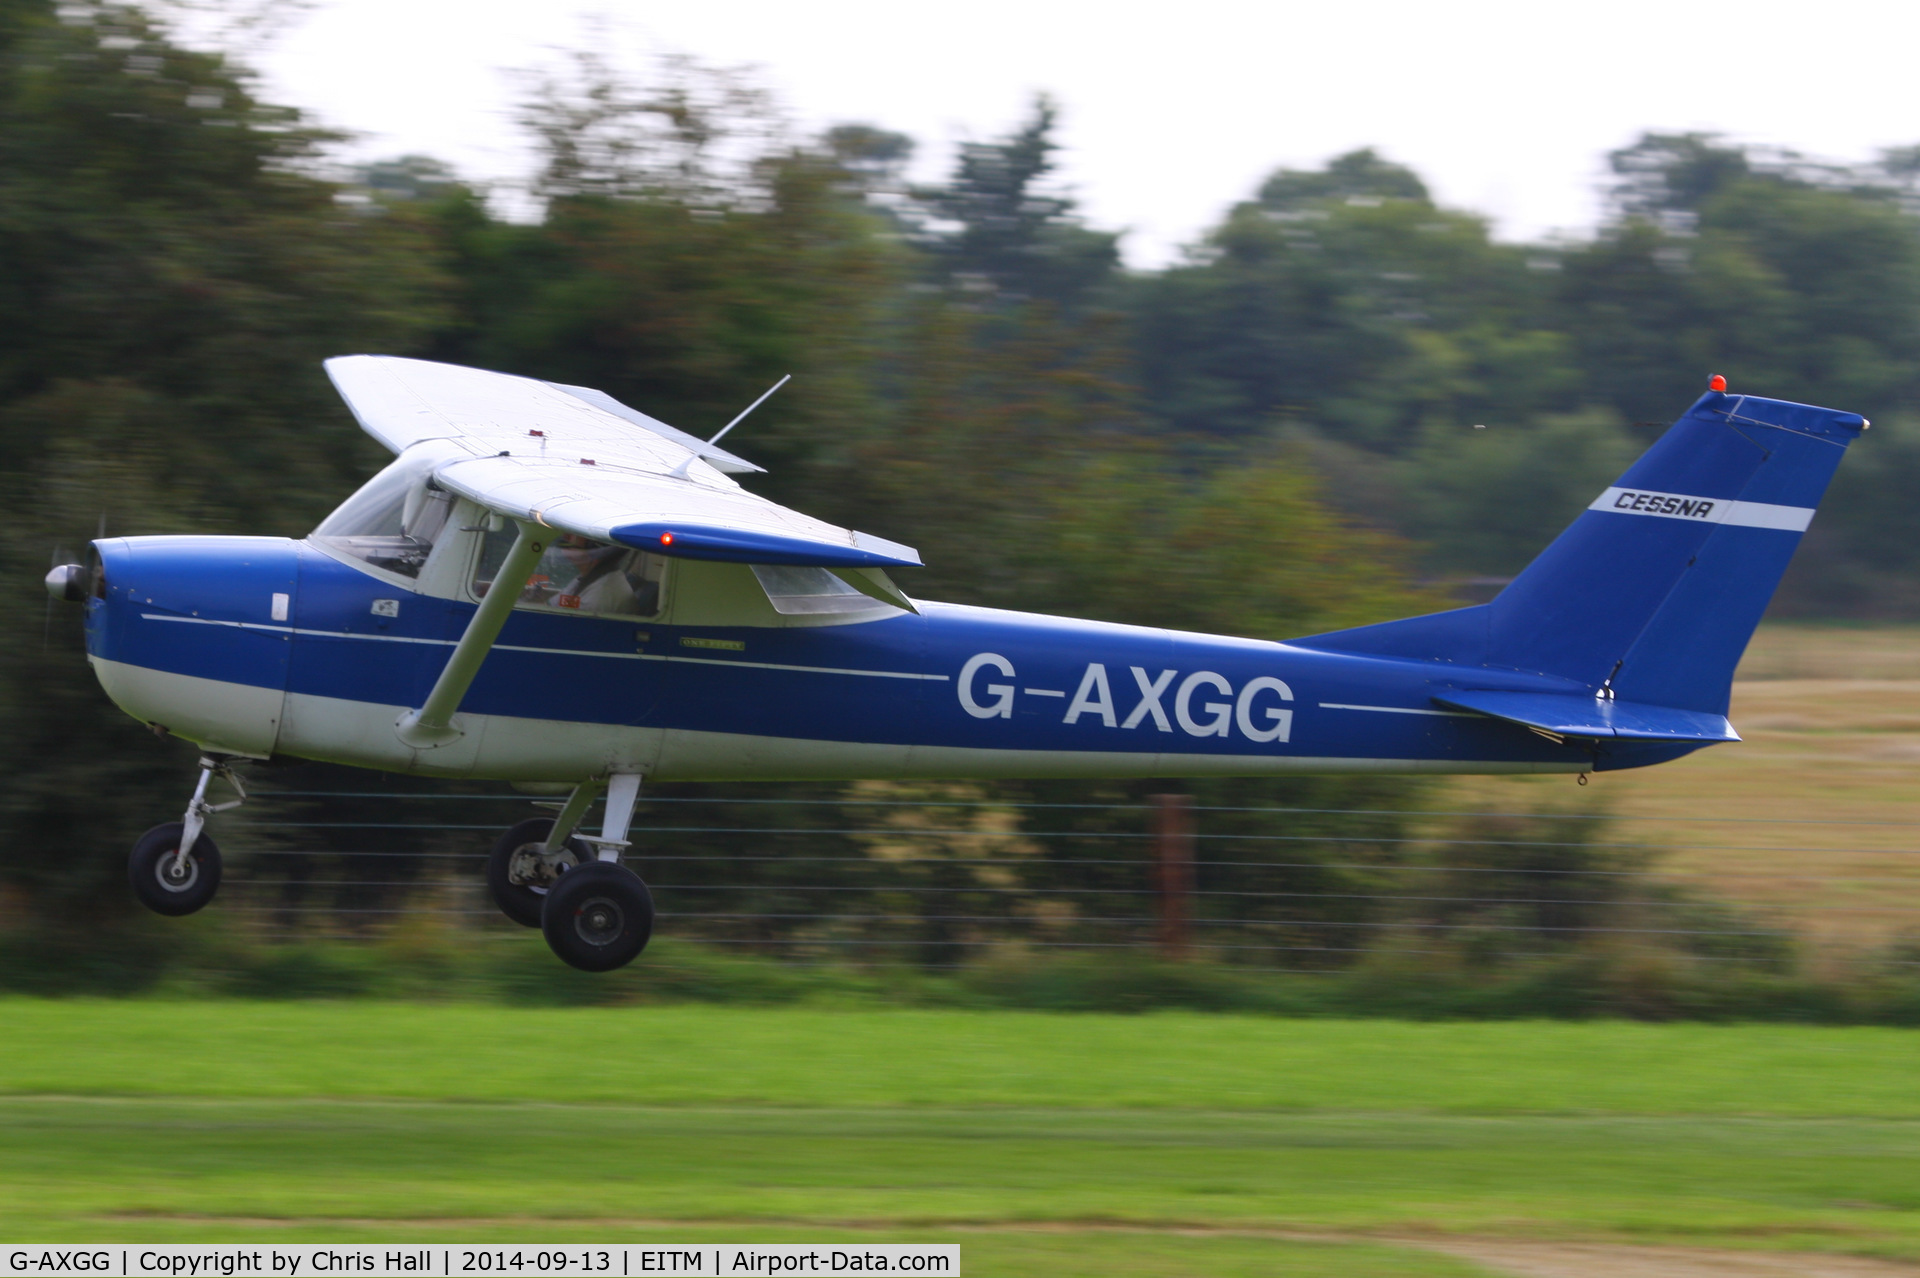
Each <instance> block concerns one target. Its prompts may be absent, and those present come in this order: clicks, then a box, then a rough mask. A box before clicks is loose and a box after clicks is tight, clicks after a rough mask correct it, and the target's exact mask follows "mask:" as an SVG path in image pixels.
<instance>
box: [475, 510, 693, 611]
mask: <svg viewBox="0 0 1920 1278" xmlns="http://www.w3.org/2000/svg"><path fill="white" fill-rule="evenodd" d="M515 535H516V534H515V531H514V529H513V528H512V527H511V526H509V527H507V528H505V529H503V530H502V531H500V532H490V533H488V534H487V536H486V540H485V541H484V542H483V543H482V545H481V549H480V565H479V567H478V569H477V570H476V571H475V572H474V574H473V593H474V596H475V597H476V598H485V597H486V594H487V591H488V590H490V589H492V587H493V579H494V577H495V576H496V575H497V574H498V573H499V571H500V565H501V564H503V563H505V562H506V558H507V552H508V551H510V550H512V549H513V541H514V537H515ZM665 577H666V561H665V560H664V559H662V558H661V557H660V556H658V555H649V554H647V553H646V552H645V551H643V550H629V549H628V548H627V547H625V546H610V545H608V544H607V543H606V542H603V541H593V540H591V539H590V538H586V537H579V536H575V535H574V534H572V533H561V534H559V535H557V536H556V537H555V538H554V540H553V543H552V544H551V545H549V546H548V547H547V549H546V553H544V554H542V555H541V556H540V562H539V563H538V564H536V565H535V566H534V569H533V576H531V577H530V578H528V579H527V585H526V588H525V589H524V590H522V591H521V592H520V601H519V602H518V603H517V604H515V605H514V606H515V607H517V608H548V609H552V610H554V611H556V612H572V613H589V614H593V615H596V616H611V617H654V616H658V615H659V613H660V588H661V583H662V582H663V581H664V580H665Z"/></svg>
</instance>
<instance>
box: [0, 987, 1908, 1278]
mask: <svg viewBox="0 0 1920 1278" xmlns="http://www.w3.org/2000/svg"><path fill="white" fill-rule="evenodd" d="M1917 1049H1920V1033H1916V1032H1912V1031H1902V1030H1885V1029H1822V1028H1807V1027H1800V1026H1793V1027H1777V1028H1776V1027H1757V1026H1702V1025H1676V1026H1649V1025H1628V1024H1600V1023H1596V1024H1562V1023H1523V1024H1511V1023H1509V1024H1404V1023H1396V1022H1343V1021H1276V1020H1264V1019H1258V1018H1243V1017H1226V1016H1194V1015H1152V1016H1140V1017H1113V1016H1045V1015H1036V1014H1025V1013H1008V1012H953V1011H900V1010H885V1011H882V1010H858V1009H793V1008H783V1009H735V1008H716V1007H652V1008H625V1009H618V1010H606V1009H530V1010H515V1009H510V1008H498V1007H478V1006H458V1005H445V1006H406V1005H392V1004H288V1003H267V1004H259V1003H251V1004H250V1003H237V1002H236V1003H219V1002H208V1003H189V1002H181V1003H172V1002H163V1001H132V1002H109V1001H73V1002H49V1001H37V1000H21V999H16V1000H6V1001H0V1235H3V1236H4V1237H5V1238H7V1239H10V1240H27V1239H31V1240H33V1241H42V1240H47V1241H58V1240H68V1241H77V1240H96V1241H98V1240H107V1241H132V1242H139V1241H189V1240H246V1239H262V1240H264V1239H266V1238H275V1239H281V1240H286V1241H297V1240H306V1241H321V1240H336V1239H337V1240H345V1239H363V1240H401V1239H408V1238H434V1239H446V1240H449V1241H451V1240H453V1239H454V1238H456V1237H457V1238H459V1239H460V1240H463V1241H477V1240H487V1239H507V1240H512V1241H522V1240H524V1241H537V1240H570V1241H595V1240H608V1241H616V1240H627V1239H632V1240H640V1239H654V1240H668V1239H685V1240H695V1241H697V1240H703V1239H705V1240H736V1239H765V1240H769V1241H772V1240H778V1239H782V1238H789V1239H804V1238H811V1239H819V1238H823V1237H825V1238H838V1237H856V1236H857V1237H867V1238H874V1239H901V1240H906V1239H924V1240H947V1239H951V1240H957V1241H960V1242H962V1243H963V1244H964V1246H965V1247H966V1253H965V1254H966V1257H967V1264H968V1268H969V1271H970V1272H973V1273H976V1274H980V1273H1056V1274H1077V1273H1088V1274H1094V1273H1101V1274H1125V1275H1136V1274H1137V1275H1142V1276H1143V1278H1145V1276H1149V1275H1152V1276H1158V1275H1174V1274H1186V1273H1208V1274H1229V1275H1232V1274H1241V1273H1246V1274H1254V1273H1261V1274H1272V1273H1288V1274H1300V1275H1319V1274H1328V1275H1332V1274H1343V1275H1369V1274H1378V1275H1402V1274H1405V1275H1429V1274H1431V1275H1465V1274H1475V1273H1481V1272H1486V1271H1484V1270H1480V1269H1476V1268H1474V1267H1473V1266H1472V1265H1471V1264H1470V1263H1468V1262H1466V1261H1463V1260H1459V1259H1454V1258H1452V1257H1448V1256H1443V1255H1438V1254H1435V1253H1433V1252H1430V1251H1426V1250H1423V1249H1421V1248H1420V1247H1419V1246H1418V1245H1417V1242H1418V1239H1420V1238H1421V1237H1441V1236H1447V1237H1480V1238H1485V1237H1510V1238H1529V1239H1585V1240H1595V1239H1598V1240H1616V1241H1619V1240H1630V1241H1636V1242H1669V1243H1671V1242H1683V1243H1689V1244H1699V1245H1714V1246H1720V1247H1743V1248H1770V1249H1780V1248H1791V1249H1806V1250H1809V1251H1831V1252H1855V1253H1861V1254H1879V1255H1884V1256H1890V1257H1904V1258H1910V1259H1920V1091H1917V1090H1916V1089H1915V1088H1914V1087H1913V1086H1912V1079H1913V1069H1912V1067H1913V1063H1914V1062H1915V1060H1916V1059H1917V1058H1920V1057H1917Z"/></svg>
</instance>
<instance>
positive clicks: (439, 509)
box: [313, 456, 453, 577]
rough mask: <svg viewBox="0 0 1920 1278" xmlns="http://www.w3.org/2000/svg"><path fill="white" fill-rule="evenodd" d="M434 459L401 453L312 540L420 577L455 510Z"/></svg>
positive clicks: (394, 570)
mask: <svg viewBox="0 0 1920 1278" xmlns="http://www.w3.org/2000/svg"><path fill="white" fill-rule="evenodd" d="M434 460H435V459H434V458H432V457H404V456H403V457H400V458H398V459H396V460H395V461H394V463H393V464H392V465H391V466H388V467H387V468H386V469H385V470H383V471H381V472H380V473H379V474H377V475H375V476H374V477H373V478H372V479H369V480H368V481H367V482H366V483H365V484H363V485H362V486H361V488H360V491H359V492H357V493H355V494H354V495H353V496H351V497H349V498H347V499H346V501H344V502H342V503H341V504H340V508H339V509H338V510H336V511H334V512H333V513H332V514H331V515H328V516H327V517H326V518H325V519H324V520H322V521H321V523H320V526H319V527H318V528H316V529H314V530H313V540H315V541H317V542H321V543H324V544H325V545H328V546H332V547H333V548H334V549H336V550H341V551H344V552H345V553H347V554H349V555H352V556H353V557H354V558H355V559H364V560H365V561H366V562H368V563H370V564H372V565H373V566H375V567H376V568H385V569H387V570H388V571H389V572H397V573H400V574H401V575H402V576H406V577H418V576H419V575H420V566H421V565H422V564H424V563H426V562H427V555H428V553H429V552H431V551H432V550H433V543H434V540H435V539H436V538H438V537H439V535H440V533H441V530H443V529H444V528H445V527H446V526H447V517H448V516H449V515H451V514H452V513H453V494H452V493H449V492H447V491H446V490H444V489H442V488H441V487H439V486H438V485H437V484H435V483H434V482H433V473H432V472H433V465H434Z"/></svg>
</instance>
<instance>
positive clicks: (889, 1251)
mask: <svg viewBox="0 0 1920 1278" xmlns="http://www.w3.org/2000/svg"><path fill="white" fill-rule="evenodd" d="M959 1272H960V1245H959V1244H958V1243H648V1244H645V1245H638V1244H634V1245H626V1246H617V1247H598V1246H592V1245H584V1244H575V1243H569V1244H566V1245H560V1244H549V1245H546V1246H516V1245H513V1244H500V1243H492V1244H481V1243H462V1244H460V1245H459V1246H448V1245H446V1244H444V1243H438V1244H432V1245H429V1244H426V1243H379V1244H373V1243H342V1244H339V1245H337V1246H322V1245H309V1246H274V1247H262V1246H257V1245H254V1244H251V1243H211V1244H208V1245H205V1246H187V1245H179V1244H175V1245H170V1246H164V1247H157V1246H129V1245H127V1244H125V1243H89V1244H86V1245H84V1246H75V1245H74V1244H71V1243H67V1244H47V1245H44V1246H25V1245H20V1244H15V1245H13V1246H10V1247H6V1248H4V1249H0V1278H4V1276H5V1275H12V1274H22V1275H36V1276H37V1275H47V1274H64V1275H75V1274H79V1275H84V1276H85V1278H150V1276H151V1278H245V1276H250V1275H255V1274H258V1275H264V1276H265V1278H275V1276H276V1275H277V1276H278V1278H314V1276H315V1275H320V1276H323V1278H337V1276H338V1275H342V1274H348V1275H355V1276H357V1278H366V1276H368V1275H371V1276H373V1278H469V1276H471V1275H486V1276H487V1278H502V1276H503V1275H504V1278H533V1276H534V1275H539V1274H554V1275H580V1276H582V1278H639V1276H640V1275H651V1274H695V1275H702V1276H718V1278H726V1276H727V1275H736V1274H737V1275H755V1276H761V1275H765V1276H769V1278H777V1276H778V1275H783V1274H937V1275H949V1274H958V1273H959Z"/></svg>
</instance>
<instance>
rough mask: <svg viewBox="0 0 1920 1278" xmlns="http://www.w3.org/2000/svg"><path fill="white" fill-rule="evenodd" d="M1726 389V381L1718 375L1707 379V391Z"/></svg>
mask: <svg viewBox="0 0 1920 1278" xmlns="http://www.w3.org/2000/svg"><path fill="white" fill-rule="evenodd" d="M1726 388H1727V379H1726V378H1724V377H1722V376H1720V374H1718V373H1715V374H1714V375H1713V376H1712V377H1709V378H1708V379H1707V389H1708V390H1714V391H1723V390H1725V389H1726Z"/></svg>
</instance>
